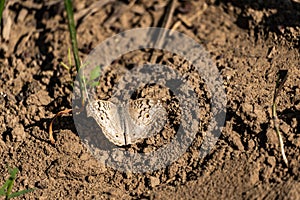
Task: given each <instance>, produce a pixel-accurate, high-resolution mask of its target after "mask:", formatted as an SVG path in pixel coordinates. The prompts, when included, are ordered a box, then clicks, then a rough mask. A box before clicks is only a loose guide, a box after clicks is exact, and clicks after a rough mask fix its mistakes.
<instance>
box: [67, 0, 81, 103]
mask: <svg viewBox="0 0 300 200" xmlns="http://www.w3.org/2000/svg"><path fill="white" fill-rule="evenodd" d="M64 2H65V8H66V11H67V16H68V23H69V24H68V25H69V31H70V37H71V43H72V49H73V56H74V60H75V66H76V70H77V73H79V70H80V66H81V63H80V59H79V55H78V45H77V39H76V29H75V23H74V13H73V7H72V2H71V0H64ZM79 85H80V95H81V98H82V99H81V101H82V105H84V98H83V90H84V88H83V83H82V81H81V80H80V79H79Z"/></svg>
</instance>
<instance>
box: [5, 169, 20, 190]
mask: <svg viewBox="0 0 300 200" xmlns="http://www.w3.org/2000/svg"><path fill="white" fill-rule="evenodd" d="M18 172H19V169H18V168H13V169H12V170H10V172H9V173H10V177H9V179H8V180H9V184H8V186H7V191H6V195H7V196H9V195H10V193H11V190H12V188H13V185H14V182H15V179H16V176H17V173H18Z"/></svg>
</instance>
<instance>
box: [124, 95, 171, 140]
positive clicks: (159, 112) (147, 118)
mask: <svg viewBox="0 0 300 200" xmlns="http://www.w3.org/2000/svg"><path fill="white" fill-rule="evenodd" d="M126 111H127V112H124V115H127V116H126V117H125V119H126V121H125V128H126V132H125V133H126V134H125V138H126V142H127V144H132V143H136V142H137V141H138V140H141V139H145V138H148V137H151V136H153V135H155V134H156V133H158V132H159V131H161V129H162V128H163V126H164V124H165V122H166V120H167V111H166V109H165V108H164V106H163V103H162V101H161V100H157V99H137V100H132V101H130V102H129V103H128V104H127V109H126Z"/></svg>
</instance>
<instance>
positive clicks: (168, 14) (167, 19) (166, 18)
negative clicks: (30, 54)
mask: <svg viewBox="0 0 300 200" xmlns="http://www.w3.org/2000/svg"><path fill="white" fill-rule="evenodd" d="M175 6H176V0H170V1H169V3H168V5H167V10H166V13H165V15H164V19H163V22H162V25H161V27H162V28H165V29H168V28H169V27H170V24H171V19H172V16H173V14H174V11H175ZM164 34H165V31H163V30H162V31H160V32H159V34H158V37H157V38H156V40H155V44H154V46H155V47H161V44H162V42H163V40H162V38H164ZM156 59H157V55H156V54H155V53H154V51H153V52H152V55H151V58H150V62H151V63H155V62H156Z"/></svg>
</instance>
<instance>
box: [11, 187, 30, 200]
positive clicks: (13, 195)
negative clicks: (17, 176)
mask: <svg viewBox="0 0 300 200" xmlns="http://www.w3.org/2000/svg"><path fill="white" fill-rule="evenodd" d="M33 190H34V189H31V188H30V189H28V190H21V191H18V192H14V193H12V194H10V195H9V196H8V198H7V199H11V198H14V197H18V196H20V195H23V194H26V193H28V192H32V191H33Z"/></svg>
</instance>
